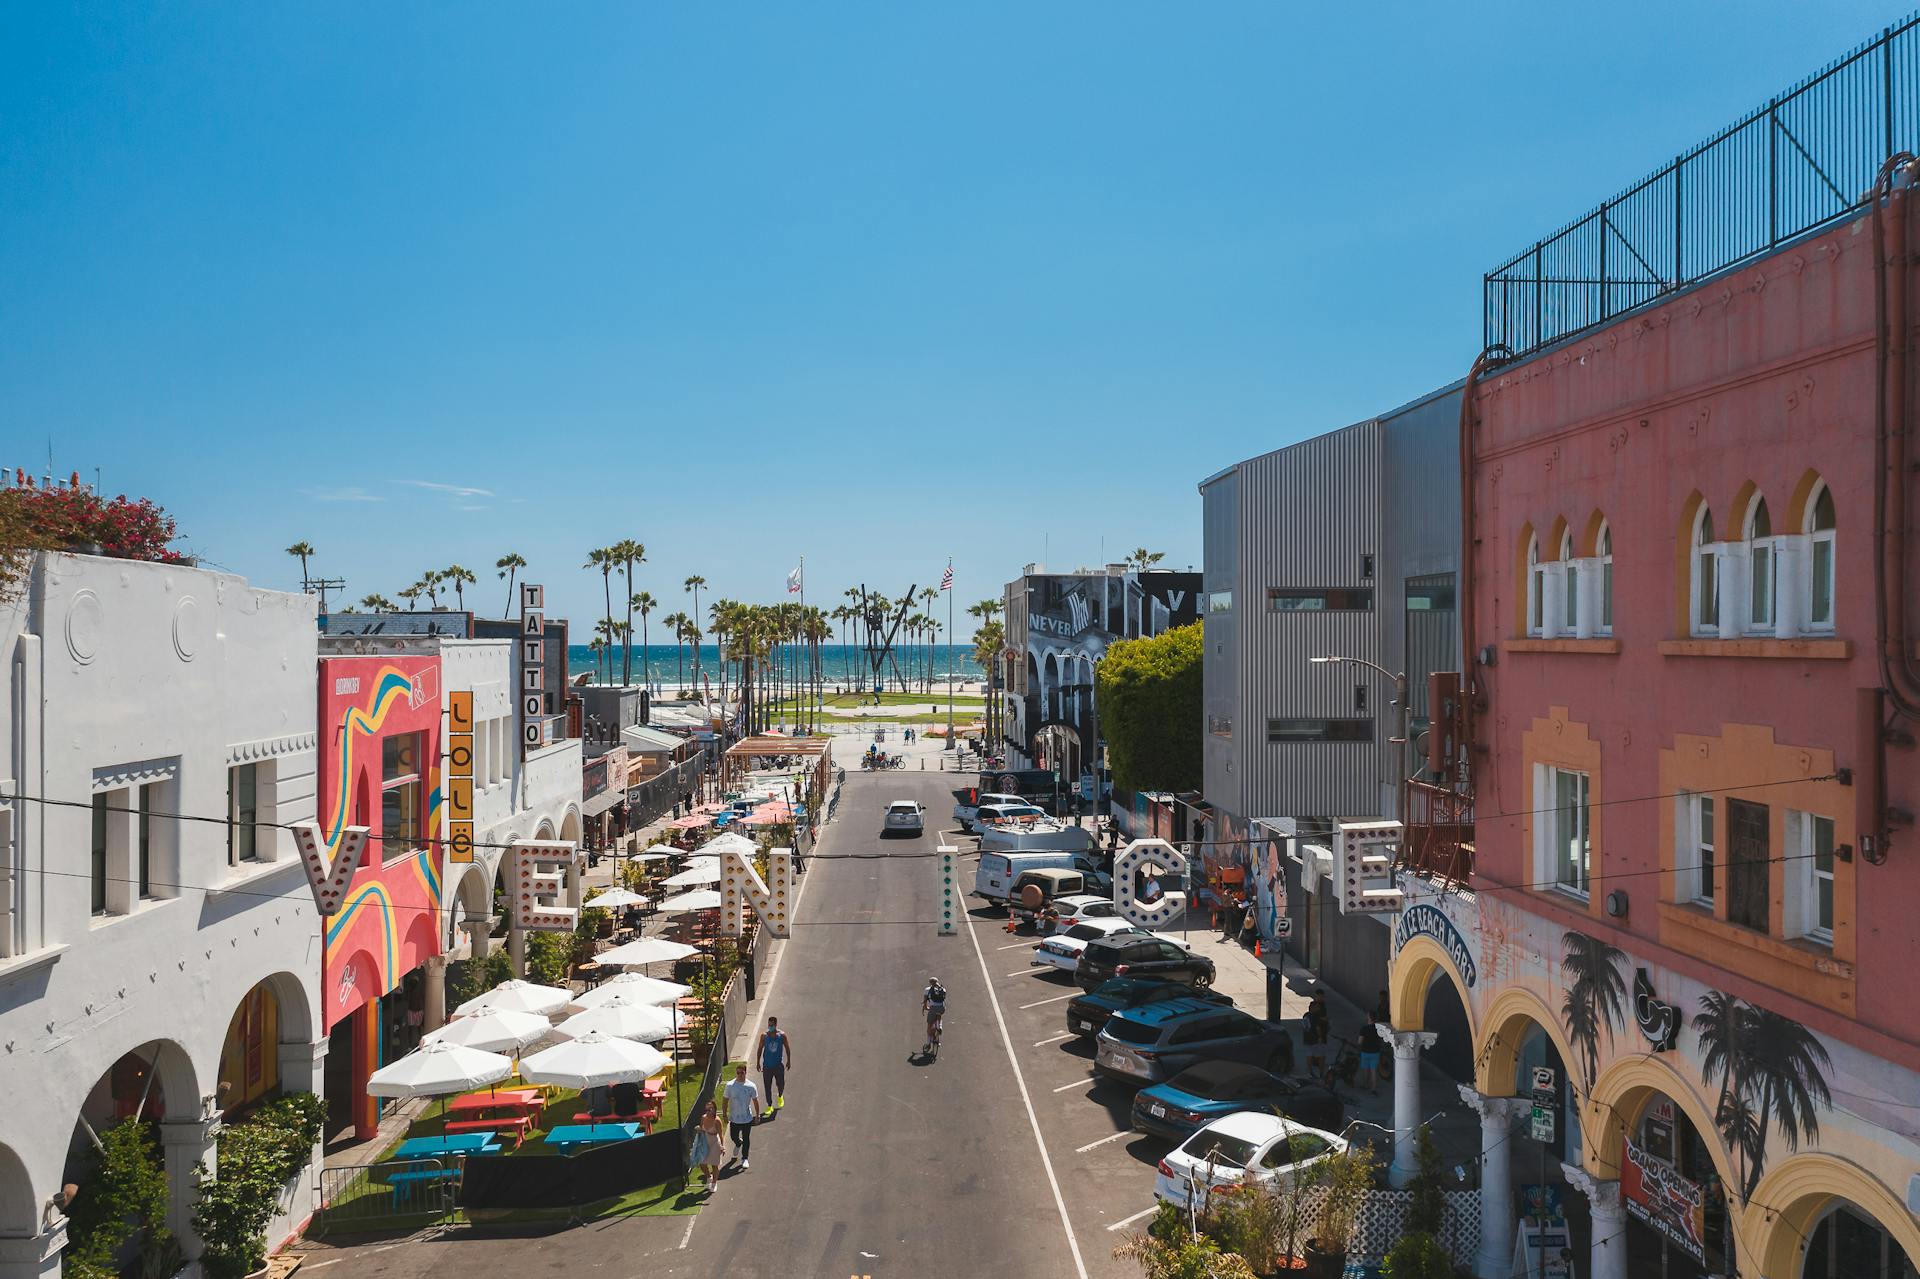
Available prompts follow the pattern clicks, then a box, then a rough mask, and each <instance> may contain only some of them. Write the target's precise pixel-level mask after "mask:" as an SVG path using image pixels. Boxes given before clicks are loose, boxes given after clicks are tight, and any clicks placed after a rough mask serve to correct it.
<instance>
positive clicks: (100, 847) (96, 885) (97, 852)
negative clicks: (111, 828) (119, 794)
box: [92, 794, 107, 915]
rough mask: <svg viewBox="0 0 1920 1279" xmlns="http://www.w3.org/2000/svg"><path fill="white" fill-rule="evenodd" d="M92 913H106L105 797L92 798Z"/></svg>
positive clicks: (100, 795) (102, 795)
mask: <svg viewBox="0 0 1920 1279" xmlns="http://www.w3.org/2000/svg"><path fill="white" fill-rule="evenodd" d="M92 869H93V913H94V914H96V915H104V914H106V913H107V796H106V795H104V794H99V795H95V796H94V797H93V859H92Z"/></svg>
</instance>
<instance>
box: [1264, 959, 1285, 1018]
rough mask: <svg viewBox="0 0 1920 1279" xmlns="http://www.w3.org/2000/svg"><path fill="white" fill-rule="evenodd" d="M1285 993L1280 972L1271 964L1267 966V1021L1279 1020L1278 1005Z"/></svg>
mask: <svg viewBox="0 0 1920 1279" xmlns="http://www.w3.org/2000/svg"><path fill="white" fill-rule="evenodd" d="M1285 993H1286V983H1285V982H1284V981H1283V980H1282V979H1281V977H1280V970H1279V969H1278V968H1276V967H1274V966H1273V965H1272V964H1268V965H1267V1020H1268V1021H1279V1020H1280V1003H1281V1000H1282V998H1283V997H1284V995H1285Z"/></svg>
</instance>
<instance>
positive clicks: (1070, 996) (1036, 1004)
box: [1020, 990, 1080, 1012]
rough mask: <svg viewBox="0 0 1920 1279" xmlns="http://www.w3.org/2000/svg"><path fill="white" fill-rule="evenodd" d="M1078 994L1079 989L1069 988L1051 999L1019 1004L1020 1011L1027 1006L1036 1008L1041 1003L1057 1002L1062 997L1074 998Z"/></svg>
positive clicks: (1025, 1009) (1027, 1007) (1023, 1010)
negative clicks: (1064, 992)
mask: <svg viewBox="0 0 1920 1279" xmlns="http://www.w3.org/2000/svg"><path fill="white" fill-rule="evenodd" d="M1079 995H1080V992H1079V991H1077V990H1070V991H1068V992H1067V993H1066V994H1064V995H1055V996H1054V997H1053V998H1052V999H1036V1000H1034V1001H1033V1002H1032V1003H1030V1004H1022V1005H1020V1011H1021V1012H1025V1011H1027V1009H1029V1008H1038V1007H1039V1006H1040V1005H1042V1004H1057V1003H1059V1002H1060V1001H1061V1000H1063V999H1076V998H1078V997H1079Z"/></svg>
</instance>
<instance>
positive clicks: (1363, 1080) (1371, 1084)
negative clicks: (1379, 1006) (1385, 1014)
mask: <svg viewBox="0 0 1920 1279" xmlns="http://www.w3.org/2000/svg"><path fill="white" fill-rule="evenodd" d="M1381 1047H1382V1045H1381V1043H1380V1031H1379V1030H1378V1029H1377V1028H1376V1027H1375V1026H1374V1024H1373V1023H1372V1022H1368V1023H1367V1024H1366V1025H1365V1026H1362V1027H1361V1028H1360V1044H1359V1048H1360V1075H1359V1077H1358V1078H1356V1079H1355V1080H1354V1081H1353V1082H1354V1086H1355V1087H1364V1088H1365V1089H1366V1090H1367V1091H1368V1092H1370V1093H1377V1092H1379V1091H1380V1049H1381Z"/></svg>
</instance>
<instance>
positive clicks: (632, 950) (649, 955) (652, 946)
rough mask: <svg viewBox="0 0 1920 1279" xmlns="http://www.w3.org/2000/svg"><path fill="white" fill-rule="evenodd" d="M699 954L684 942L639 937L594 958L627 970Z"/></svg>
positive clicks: (602, 952) (662, 938)
mask: <svg viewBox="0 0 1920 1279" xmlns="http://www.w3.org/2000/svg"><path fill="white" fill-rule="evenodd" d="M699 953H700V952H699V950H698V949H697V948H695V947H692V946H689V945H687V944H686V943H685V942H677V941H668V940H667V939H666V938H664V937H641V938H639V939H637V940H635V941H630V942H628V943H626V944H625V945H624V946H615V947H614V948H613V949H612V950H604V951H601V952H600V953H599V954H598V955H596V956H594V958H595V959H596V960H598V961H599V962H600V963H602V964H611V965H613V966H614V967H616V968H628V967H634V966H636V965H639V964H657V963H660V962H662V961H663V960H668V959H685V958H686V957H687V956H688V955H697V954H699Z"/></svg>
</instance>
